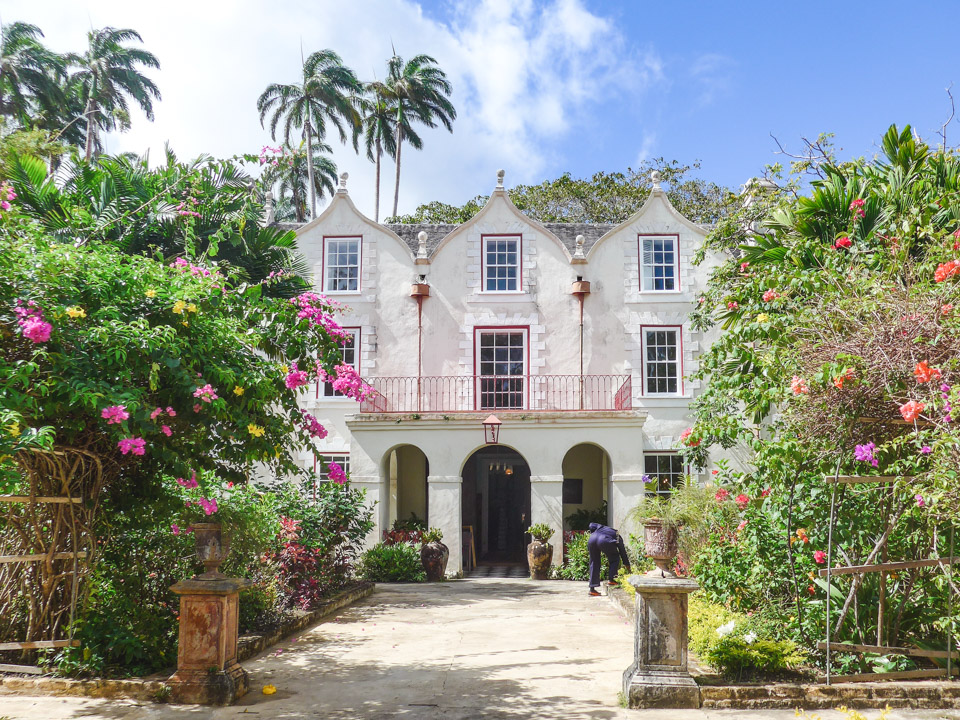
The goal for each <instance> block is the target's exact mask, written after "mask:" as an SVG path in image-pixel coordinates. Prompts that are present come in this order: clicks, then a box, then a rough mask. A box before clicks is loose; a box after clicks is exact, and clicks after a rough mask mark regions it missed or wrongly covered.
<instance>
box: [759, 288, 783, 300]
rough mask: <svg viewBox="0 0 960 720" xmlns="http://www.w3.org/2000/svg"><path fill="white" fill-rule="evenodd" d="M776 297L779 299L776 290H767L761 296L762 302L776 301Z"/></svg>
mask: <svg viewBox="0 0 960 720" xmlns="http://www.w3.org/2000/svg"><path fill="white" fill-rule="evenodd" d="M778 297H780V293H778V292H777V291H776V290H772V289H771V290H767V291H766V292H765V293H764V294H763V301H764V302H770V301H771V300H776V299H777V298H778Z"/></svg>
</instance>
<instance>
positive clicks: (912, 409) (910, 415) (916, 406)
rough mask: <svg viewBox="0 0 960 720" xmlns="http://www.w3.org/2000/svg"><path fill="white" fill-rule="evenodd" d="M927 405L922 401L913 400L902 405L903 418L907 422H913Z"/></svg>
mask: <svg viewBox="0 0 960 720" xmlns="http://www.w3.org/2000/svg"><path fill="white" fill-rule="evenodd" d="M925 407H926V405H924V404H923V403H922V402H917V401H916V400H911V401H910V402H907V403H904V404H903V405H901V406H900V414H901V415H903V419H904V420H906V421H907V422H913V421H914V420H916V419H917V418H918V417H920V413H922V412H923V409H924V408H925Z"/></svg>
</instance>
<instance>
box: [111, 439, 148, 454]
mask: <svg viewBox="0 0 960 720" xmlns="http://www.w3.org/2000/svg"><path fill="white" fill-rule="evenodd" d="M117 447H118V448H120V453H121V454H123V455H126V454H127V453H133V454H134V455H143V454H144V453H145V452H146V442H145V441H144V439H143V438H137V437H130V438H123V439H122V440H121V441H120V442H118V443H117Z"/></svg>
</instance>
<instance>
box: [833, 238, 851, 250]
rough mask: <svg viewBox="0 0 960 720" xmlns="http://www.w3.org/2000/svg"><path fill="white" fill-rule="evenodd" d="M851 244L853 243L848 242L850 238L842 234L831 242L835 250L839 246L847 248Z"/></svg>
mask: <svg viewBox="0 0 960 720" xmlns="http://www.w3.org/2000/svg"><path fill="white" fill-rule="evenodd" d="M852 244H853V243H851V242H850V238H848V237H847V236H846V235H844V236H843V237H841V238H837V241H836V242H835V243H834V244H833V247H834V249H835V250H839V249H840V248H848V247H850V245H852Z"/></svg>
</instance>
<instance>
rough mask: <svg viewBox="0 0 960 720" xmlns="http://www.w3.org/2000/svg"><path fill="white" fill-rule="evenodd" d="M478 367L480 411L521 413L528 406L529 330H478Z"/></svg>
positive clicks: (476, 366)
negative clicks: (513, 411)
mask: <svg viewBox="0 0 960 720" xmlns="http://www.w3.org/2000/svg"><path fill="white" fill-rule="evenodd" d="M475 332H476V336H475V342H476V354H477V355H476V365H475V368H474V374H475V375H476V377H477V397H478V399H479V403H478V407H479V408H480V409H481V410H492V409H496V408H514V409H521V408H523V407H524V406H525V401H526V387H525V380H526V377H525V376H526V374H527V329H526V328H516V329H502V330H501V329H493V328H490V329H477V330H476V331H475Z"/></svg>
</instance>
